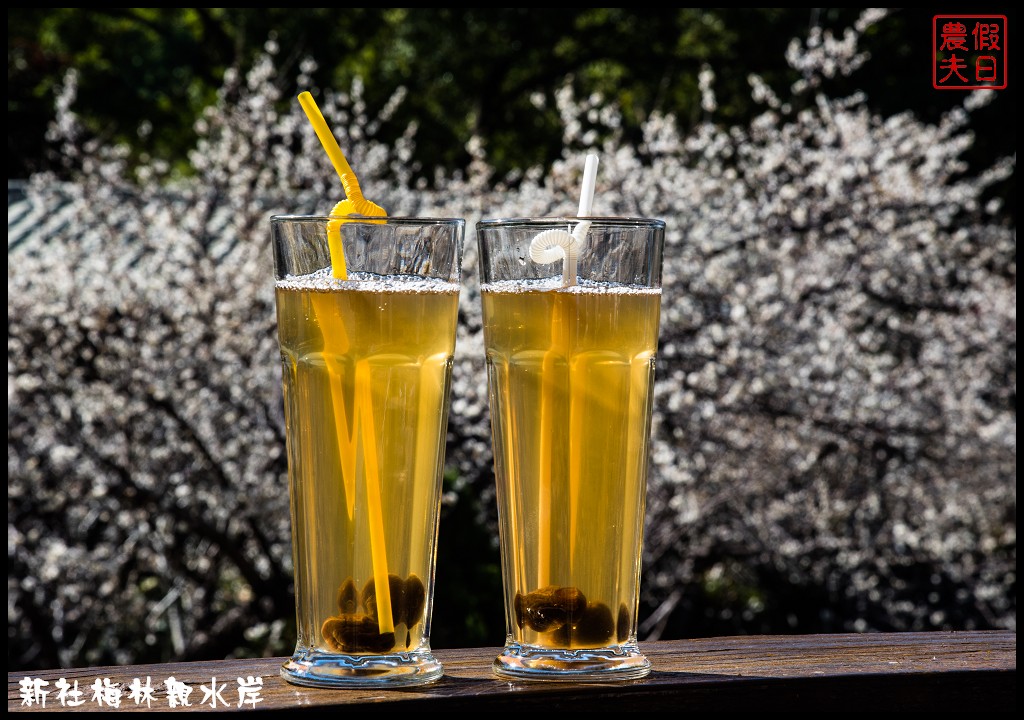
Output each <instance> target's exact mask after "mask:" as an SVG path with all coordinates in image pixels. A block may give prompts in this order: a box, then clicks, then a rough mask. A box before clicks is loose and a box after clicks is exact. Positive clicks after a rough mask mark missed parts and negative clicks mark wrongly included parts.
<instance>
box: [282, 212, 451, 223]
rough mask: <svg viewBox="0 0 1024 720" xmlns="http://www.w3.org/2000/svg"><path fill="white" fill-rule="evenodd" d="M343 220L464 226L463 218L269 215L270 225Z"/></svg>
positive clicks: (350, 221) (348, 221) (351, 221)
mask: <svg viewBox="0 0 1024 720" xmlns="http://www.w3.org/2000/svg"><path fill="white" fill-rule="evenodd" d="M331 220H344V221H345V222H346V223H348V224H352V223H372V224H374V225H465V224H466V219H465V218H452V217H416V216H401V215H380V216H377V215H322V214H317V215H287V214H282V215H271V216H270V222H271V224H277V223H288V222H322V223H326V222H329V221H331Z"/></svg>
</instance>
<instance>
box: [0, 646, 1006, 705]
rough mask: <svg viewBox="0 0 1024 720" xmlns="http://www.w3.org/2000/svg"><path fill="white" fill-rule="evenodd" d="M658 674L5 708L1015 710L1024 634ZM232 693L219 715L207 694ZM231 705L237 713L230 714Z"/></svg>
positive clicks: (662, 668) (451, 681) (225, 670)
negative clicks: (252, 699) (180, 703)
mask: <svg viewBox="0 0 1024 720" xmlns="http://www.w3.org/2000/svg"><path fill="white" fill-rule="evenodd" d="M642 649H643V650H644V652H645V653H646V654H647V655H648V657H649V658H650V659H651V664H652V666H653V672H652V673H651V675H650V676H649V677H647V678H645V679H643V680H636V681H630V682H620V683H610V684H602V683H589V684H587V683H538V682H507V681H505V680H501V679H499V678H497V677H496V676H495V675H493V674H492V672H491V662H492V661H493V660H494V657H495V656H496V655H497V653H498V652H499V648H472V649H461V650H436V651H435V655H436V656H437V658H438V659H439V660H440V661H441V662H442V664H443V665H444V668H445V675H444V677H443V678H441V679H440V680H438V681H437V682H435V683H433V684H431V685H427V686H422V687H419V688H408V689H399V690H367V689H351V690H320V689H314V688H303V687H297V686H294V685H290V684H288V683H287V682H285V681H284V680H282V679H281V677H280V675H279V674H278V671H279V669H280V666H281V663H282V662H283V660H284V659H283V658H264V659H255V660H221V661H207V662H193V663H168V664H161V665H137V666H125V667H95V668H77V669H65V670H47V671H35V672H8V674H7V707H8V710H12V711H33V710H42V709H43V708H42V707H40V706H38V705H35V704H33V705H28V706H26V705H23V704H22V696H21V683H22V681H23V679H24V678H26V677H28V678H30V679H31V680H34V679H37V678H38V679H41V680H45V681H47V682H49V685H47V686H44V688H43V689H45V690H48V691H49V692H50V694H49V695H48V696H47V702H46V710H54V709H56V710H89V711H96V710H111V711H118V712H124V711H133V710H139V709H141V710H146V709H147V708H146V706H145V704H143V705H141V707H140V706H137V705H136V703H135V702H134V701H132V700H130V699H129V698H128V688H129V687H130V685H131V683H132V681H133V680H134V679H135V678H140V680H141V681H142V682H143V683H145V681H146V678H147V677H148V678H150V680H151V684H152V687H153V688H154V691H155V692H154V699H153V701H152V703H151V708H150V709H152V710H163V711H166V710H169V709H171V708H170V707H169V701H168V693H167V689H166V687H165V685H164V681H165V680H167V679H168V678H171V677H173V678H175V679H176V680H177V681H178V682H183V683H186V684H188V685H190V686H191V687H192V693H191V694H190V695H189V701H190V702H191V706H190V707H187V708H184V707H176V708H174V710H213V709H217V710H223V709H242V710H251V709H253V706H252V705H251V704H245V705H243V706H242V707H241V708H239V706H238V703H239V699H240V696H239V692H238V688H239V686H238V680H237V679H238V678H239V677H242V678H246V677H248V676H257V677H259V678H261V679H262V683H263V685H262V688H261V690H260V693H259V697H260V698H261V701H260V702H258V703H256V704H255V709H257V710H270V709H281V708H288V709H300V708H314V709H315V708H325V707H339V708H340V707H344V708H345V709H359V708H360V707H369V706H372V705H377V706H378V707H379V705H380V704H381V703H385V704H389V705H392V706H394V709H399V707H400V709H402V710H477V711H479V710H488V709H497V708H503V709H508V708H513V707H514V708H516V709H521V708H526V709H529V708H537V709H541V708H543V709H545V710H547V711H551V710H569V709H572V710H608V709H614V708H617V707H621V708H623V709H628V710H630V711H636V710H666V709H671V710H676V711H679V710H688V711H694V710H719V711H721V710H751V709H755V710H759V711H767V710H794V709H799V710H818V711H821V710H856V711H861V712H863V711H870V710H887V711H898V710H931V711H935V710H944V711H949V710H972V711H979V710H1012V709H1014V708H1016V691H1017V685H1016V669H1017V635H1016V633H1014V632H1005V631H984V632H952V633H950V632H935V633H877V634H856V635H793V636H788V635H787V636H742V637H722V638H706V639H697V640H673V641H663V642H653V643H644V644H642ZM59 678H65V679H66V680H67V682H68V683H70V684H72V685H73V683H74V681H75V680H78V682H79V690H80V691H82V693H83V694H82V696H81V698H82V699H83V700H84V701H85V702H84V703H83V704H82V705H80V706H79V707H74V708H71V707H61V704H60V702H59V701H58V700H57V687H56V686H55V683H56V681H57V680H58V679H59ZM103 678H109V680H110V683H111V684H114V685H117V686H118V687H120V688H121V689H122V691H123V695H122V697H121V704H120V707H119V708H116V709H115V708H111V707H106V706H100V705H99V704H98V703H97V702H95V701H93V699H92V698H93V690H92V685H93V683H94V682H95V681H96V680H97V679H99V680H101V682H102V679H103ZM213 678H216V683H217V685H218V686H219V685H221V684H222V683H223V684H224V685H225V686H224V689H223V690H222V692H221V695H220V698H221V699H218V700H217V701H216V705H217V707H216V708H214V707H211V701H210V699H209V698H208V699H207V700H206V703H205V704H203V698H204V691H203V690H202V689H201V687H202V686H204V685H205V686H206V687H207V688H209V687H210V685H211V680H212V679H213ZM225 703H226V704H227V707H225Z"/></svg>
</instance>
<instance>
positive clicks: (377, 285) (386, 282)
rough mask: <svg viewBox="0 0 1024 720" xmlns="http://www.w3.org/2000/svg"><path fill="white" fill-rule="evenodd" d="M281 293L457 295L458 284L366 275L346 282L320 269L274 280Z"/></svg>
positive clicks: (415, 277) (352, 276)
mask: <svg viewBox="0 0 1024 720" xmlns="http://www.w3.org/2000/svg"><path fill="white" fill-rule="evenodd" d="M277 287H278V288H279V289H281V290H302V291H305V292H337V291H338V290H358V291H360V292H382V293H383V292H402V293H457V292H458V291H459V285H458V283H453V282H449V281H447V280H441V279H439V278H424V277H420V276H418V275H375V274H373V273H366V272H352V273H349V276H348V279H347V280H341V279H340V278H336V277H334V276H333V275H332V274H331V268H330V267H326V268H321V269H320V270H316V271H315V272H312V273H309V274H307V275H287V276H285V277H284V278H282V279H279V280H278V281H277Z"/></svg>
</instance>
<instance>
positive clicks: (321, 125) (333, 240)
mask: <svg viewBox="0 0 1024 720" xmlns="http://www.w3.org/2000/svg"><path fill="white" fill-rule="evenodd" d="M299 104H300V105H301V106H302V109H303V110H305V111H306V117H307V118H309V123H310V125H312V126H313V130H314V131H316V136H317V137H318V138H320V144H321V145H323V146H324V150H326V151H327V157H329V158H330V159H331V164H332V165H334V170H335V172H337V173H338V177H339V178H341V186H342V187H343V188H344V189H345V199H344V200H342V201H341V202H339V203H338V204H337V205H335V206H334V208H333V209H332V210H331V215H342V216H344V215H364V216H367V217H387V212H385V211H384V208H382V207H381V206H380V205H377V204H376V203H372V202H370V201H369V200H367V199H366V198H364V197H363V191H362V189H360V187H359V180H358V179H357V178H356V174H355V173H354V172H352V167H351V166H350V165H349V164H348V160H346V159H345V154H344V153H343V152H341V147H339V146H338V141H337V140H335V139H334V133H332V132H331V129H330V128H329V127H327V121H326V120H324V116H323V113H321V112H320V108H319V107H317V104H316V100H314V99H313V96H312V95H310V93H309V91H306V92H301V93H299ZM341 223H342V221H341V220H330V221H329V222H328V223H327V244H328V246H329V247H330V250H331V267H332V268H333V272H334V277H336V278H339V279H341V280H346V279H348V268H347V267H346V265H345V250H344V248H343V247H342V244H341Z"/></svg>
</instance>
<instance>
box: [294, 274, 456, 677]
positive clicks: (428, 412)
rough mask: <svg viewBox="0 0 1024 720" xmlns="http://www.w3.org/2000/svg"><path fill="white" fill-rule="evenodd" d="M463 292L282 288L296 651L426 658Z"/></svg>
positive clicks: (384, 281) (362, 286)
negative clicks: (412, 653)
mask: <svg viewBox="0 0 1024 720" xmlns="http://www.w3.org/2000/svg"><path fill="white" fill-rule="evenodd" d="M458 289H459V288H458V285H457V284H452V283H448V282H442V281H432V280H423V279H402V278H377V277H357V276H350V280H349V281H347V282H344V283H340V282H338V281H334V280H332V279H330V278H329V277H328V276H326V275H324V274H323V273H319V274H315V275H312V276H306V277H298V278H294V277H290V278H287V279H285V280H279V281H278V282H277V286H276V293H277V319H278V333H279V339H280V347H281V361H282V366H283V367H282V370H283V384H284V399H285V417H286V425H287V446H288V463H289V467H290V470H289V476H290V482H291V493H292V524H293V538H294V542H293V553H294V562H295V594H296V606H297V621H298V647H299V649H305V650H306V651H310V652H313V653H345V654H349V655H374V654H386V653H406V652H410V651H416V650H418V649H421V648H428V647H429V627H428V625H429V618H430V609H429V603H430V602H431V597H430V592H429V591H428V588H430V587H432V581H431V580H432V573H433V568H434V556H433V554H434V543H435V539H436V537H437V523H438V508H439V494H440V492H441V473H442V469H443V453H444V447H445V442H444V440H445V433H446V427H447V420H448V393H449V383H450V378H451V367H452V356H453V353H454V349H455V348H454V345H455V325H456V320H457V313H458ZM383 578H387V590H386V592H382V591H381V585H382V582H381V580H382V579H383ZM300 655H301V652H300V650H297V652H296V656H297V657H298V656H300Z"/></svg>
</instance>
